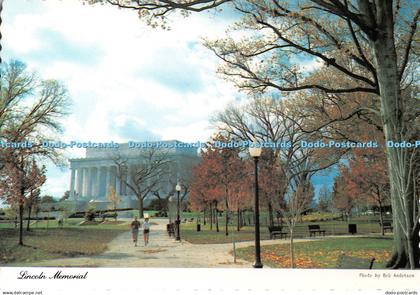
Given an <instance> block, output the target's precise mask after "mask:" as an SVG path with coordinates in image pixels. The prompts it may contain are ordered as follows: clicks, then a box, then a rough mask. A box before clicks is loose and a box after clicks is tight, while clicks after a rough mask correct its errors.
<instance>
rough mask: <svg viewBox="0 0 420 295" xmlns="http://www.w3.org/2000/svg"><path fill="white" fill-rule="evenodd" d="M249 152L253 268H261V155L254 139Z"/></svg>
mask: <svg viewBox="0 0 420 295" xmlns="http://www.w3.org/2000/svg"><path fill="white" fill-rule="evenodd" d="M249 154H250V155H251V157H253V158H254V177H255V199H254V207H255V208H254V219H255V262H254V264H253V265H252V266H253V267H254V268H262V267H263V265H262V263H261V245H260V209H259V207H260V200H259V195H258V158H259V157H260V156H261V147H258V143H257V142H256V141H255V140H254V143H253V144H252V146H250V148H249Z"/></svg>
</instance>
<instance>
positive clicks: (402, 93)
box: [84, 0, 420, 268]
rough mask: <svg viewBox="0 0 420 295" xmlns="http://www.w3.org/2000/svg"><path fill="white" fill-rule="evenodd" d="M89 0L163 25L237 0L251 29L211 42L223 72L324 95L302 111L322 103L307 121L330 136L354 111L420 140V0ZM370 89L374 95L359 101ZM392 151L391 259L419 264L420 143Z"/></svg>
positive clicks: (394, 136)
mask: <svg viewBox="0 0 420 295" xmlns="http://www.w3.org/2000/svg"><path fill="white" fill-rule="evenodd" d="M84 2H88V3H91V4H93V3H98V2H102V3H108V4H111V5H115V6H118V7H119V8H126V9H131V10H136V11H137V12H138V14H139V16H140V17H141V18H143V19H146V20H147V22H148V23H149V24H151V25H152V26H156V25H159V24H160V25H162V26H163V27H166V26H167V19H168V17H169V15H171V13H172V12H176V11H180V12H181V13H182V14H183V15H188V14H190V13H198V12H201V11H206V10H216V11H217V10H218V9H219V8H223V7H226V6H229V9H233V10H234V11H235V12H236V13H238V14H239V15H241V16H242V18H241V20H240V21H239V22H237V23H236V24H235V26H234V27H233V28H232V30H231V31H234V33H236V32H239V34H236V35H235V36H238V35H240V36H243V37H241V38H237V37H233V36H230V35H227V36H226V38H223V39H220V40H208V41H206V42H205V45H206V46H207V47H208V48H209V49H210V50H211V51H213V52H214V54H215V55H216V56H217V57H218V58H220V60H221V62H222V65H221V67H220V73H221V75H222V76H223V77H224V78H226V79H227V80H230V81H232V82H233V83H234V84H235V85H236V86H237V87H238V89H239V90H242V91H245V92H247V93H249V94H251V95H254V94H258V95H261V94H264V95H267V94H277V95H279V94H285V95H287V94H292V95H293V96H302V97H304V98H307V97H308V96H309V97H314V96H315V97H316V98H317V99H315V100H313V102H314V103H313V104H312V107H311V108H306V109H302V110H301V113H302V114H305V115H306V116H308V115H310V114H315V116H314V118H315V119H318V118H319V117H320V116H319V112H320V111H321V112H322V113H321V115H323V116H324V118H325V119H326V120H322V121H319V120H314V121H313V123H314V125H313V126H311V125H310V124H309V125H307V126H303V127H304V128H302V130H305V131H314V130H317V131H320V132H321V133H322V135H323V136H325V137H331V136H332V135H333V134H334V133H336V130H334V125H335V123H337V122H338V121H346V120H351V119H352V118H354V117H357V118H364V119H365V120H366V121H368V122H370V123H371V124H372V126H377V127H378V128H379V129H380V131H381V132H382V135H383V137H384V139H385V141H394V142H403V141H409V142H412V141H413V140H415V139H416V137H417V136H418V134H419V129H418V128H419V127H418V126H420V124H418V123H419V111H418V98H416V93H417V92H418V75H416V69H417V68H418V63H419V55H418V46H419V44H418V34H419V31H418V29H417V24H418V20H419V17H420V7H419V5H420V4H419V3H418V1H411V0H403V1H399V0H398V1H397V0H394V1H382V0H373V1H368V0H334V1H332V0H331V1H326V0H304V1H298V2H295V1H281V0H275V1H272V0H262V1H254V0H188V1H184V0H171V1H167V0H138V1H125V0H84ZM235 31H236V32H235ZM305 59H306V60H308V59H309V60H312V61H317V62H319V63H320V64H321V66H320V68H319V69H316V70H314V71H311V72H308V71H305V70H304V69H303V67H302V62H301V61H302V60H305ZM361 97H364V101H365V103H364V104H360V103H359V102H360V98H361ZM416 102H417V107H416ZM346 103H347V106H349V108H348V109H347V111H346V112H339V113H336V114H334V115H332V114H331V110H333V109H335V110H337V108H336V106H337V105H340V104H341V105H343V104H346ZM304 105H306V106H308V105H309V104H305V103H304ZM285 115H286V116H288V114H285ZM331 115H332V116H331ZM416 123H417V124H416ZM351 127H353V126H351ZM356 129H357V128H356ZM385 153H386V162H387V168H388V169H387V170H388V176H389V184H390V195H391V204H392V208H393V212H394V214H393V218H394V253H393V255H392V258H391V260H390V261H389V264H388V266H389V267H393V268H401V267H402V268H404V267H406V268H415V267H418V266H419V260H420V259H419V255H418V251H416V249H417V244H418V234H417V233H418V231H419V227H420V226H419V208H418V206H417V204H418V185H417V181H418V175H419V174H420V173H419V170H418V169H419V164H418V161H419V157H418V152H417V151H416V150H414V149H405V148H391V147H386V149H385ZM286 179H287V178H286Z"/></svg>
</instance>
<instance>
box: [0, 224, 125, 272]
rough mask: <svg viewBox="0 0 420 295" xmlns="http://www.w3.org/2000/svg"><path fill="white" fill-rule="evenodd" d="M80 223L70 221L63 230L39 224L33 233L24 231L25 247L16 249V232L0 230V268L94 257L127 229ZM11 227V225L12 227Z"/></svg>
mask: <svg viewBox="0 0 420 295" xmlns="http://www.w3.org/2000/svg"><path fill="white" fill-rule="evenodd" d="M78 222H80V220H72V219H69V220H68V223H67V224H66V225H65V226H64V227H63V228H58V227H57V222H56V221H55V222H54V221H49V227H48V228H47V227H46V224H47V222H46V221H41V222H39V223H38V225H33V226H32V231H30V232H26V230H25V232H24V236H23V242H24V246H18V245H17V241H18V234H19V233H18V230H16V229H14V228H10V227H11V224H8V227H9V228H4V227H5V225H6V224H2V225H3V228H0V236H1V239H0V265H7V264H8V263H11V262H31V261H39V260H44V259H54V258H62V257H74V256H79V255H95V254H99V253H102V252H104V251H105V250H106V249H107V244H108V243H109V242H110V241H111V240H113V239H114V238H115V237H116V236H117V235H118V234H120V233H122V232H123V231H127V230H128V225H127V224H126V223H123V224H103V225H102V224H101V225H89V226H78V225H77V224H78ZM13 227H14V226H13Z"/></svg>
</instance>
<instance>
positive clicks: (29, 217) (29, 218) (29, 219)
mask: <svg viewBox="0 0 420 295" xmlns="http://www.w3.org/2000/svg"><path fill="white" fill-rule="evenodd" d="M31 211H32V206H28V222H27V223H26V231H30V225H31Z"/></svg>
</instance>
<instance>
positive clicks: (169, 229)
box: [166, 223, 175, 236]
mask: <svg viewBox="0 0 420 295" xmlns="http://www.w3.org/2000/svg"><path fill="white" fill-rule="evenodd" d="M166 231H167V232H168V235H169V236H172V235H174V234H175V227H174V224H173V223H168V224H167V225H166Z"/></svg>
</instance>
